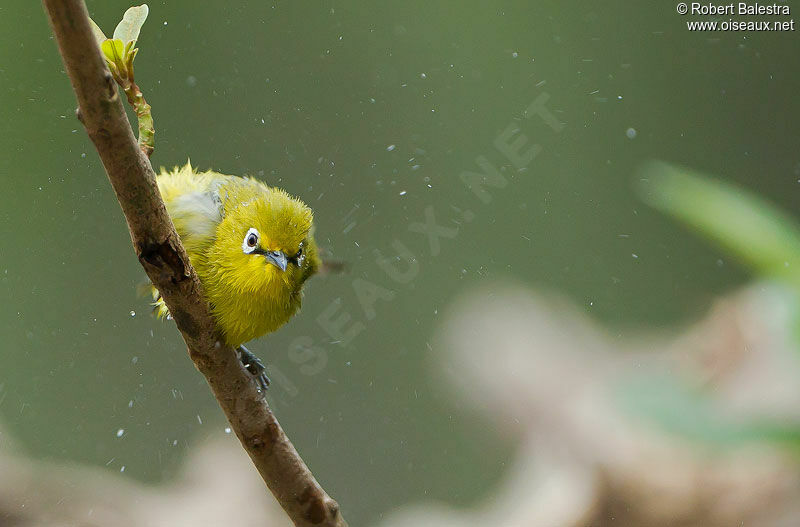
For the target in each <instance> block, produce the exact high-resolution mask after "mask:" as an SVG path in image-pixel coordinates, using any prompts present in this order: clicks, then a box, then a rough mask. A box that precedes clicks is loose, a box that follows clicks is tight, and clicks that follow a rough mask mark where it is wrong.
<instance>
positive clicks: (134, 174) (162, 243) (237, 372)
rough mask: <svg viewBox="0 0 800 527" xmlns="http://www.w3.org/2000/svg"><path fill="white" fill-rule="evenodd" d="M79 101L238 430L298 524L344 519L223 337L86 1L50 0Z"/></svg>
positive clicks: (152, 269) (138, 244)
mask: <svg viewBox="0 0 800 527" xmlns="http://www.w3.org/2000/svg"><path fill="white" fill-rule="evenodd" d="M43 4H44V7H45V11H46V12H47V14H48V16H49V18H50V25H51V28H52V30H53V33H54V34H55V36H56V40H57V42H58V48H59V50H60V52H61V56H62V58H63V59H64V64H65V66H66V70H67V73H68V74H69V78H70V81H71V82H72V87H73V89H74V90H75V94H76V96H77V99H78V111H77V112H78V117H79V119H80V120H81V122H82V123H83V124H84V126H85V127H86V131H87V132H88V134H89V137H90V138H91V140H92V142H93V143H94V145H95V147H96V148H97V152H98V153H99V154H100V158H101V160H102V162H103V166H104V167H105V169H106V173H107V174H108V179H109V181H110V182H111V186H112V187H113V188H114V192H115V193H116V195H117V199H118V200H119V204H120V206H121V207H122V211H123V213H124V214H125V219H126V220H127V222H128V229H129V230H130V235H131V241H132V242H133V248H134V250H135V252H136V255H137V256H138V257H139V262H140V263H141V264H142V267H144V270H145V272H146V273H147V276H148V277H150V280H151V281H152V282H153V284H154V285H155V286H156V287H157V288H158V290H159V292H160V293H161V296H162V298H163V299H164V302H165V303H166V304H167V307H169V310H170V313H171V314H172V316H173V318H174V319H175V323H176V325H177V326H178V329H179V330H180V332H181V335H183V339H184V340H185V341H186V345H187V347H188V351H189V355H190V357H191V359H192V361H194V364H195V366H196V367H197V369H198V370H200V372H201V373H202V374H203V375H204V376H205V378H206V380H207V381H208V384H209V386H210V387H211V389H212V391H213V392H214V396H215V397H216V398H217V401H218V402H219V405H220V407H221V408H222V410H223V412H225V415H226V417H227V418H228V421H229V422H230V424H231V427H232V429H233V430H234V431H235V432H236V435H237V436H238V437H239V440H240V441H241V443H242V446H243V447H244V449H245V450H246V451H247V453H248V454H249V455H250V458H251V459H252V461H253V464H254V465H255V466H256V468H257V469H258V471H259V473H260V474H261V477H262V478H263V479H264V481H265V483H266V484H267V486H268V487H269V489H270V490H271V491H272V493H273V494H274V495H275V498H276V499H277V500H278V502H279V503H280V504H281V506H282V507H283V508H284V510H285V511H286V513H287V514H288V515H289V517H290V518H291V519H292V521H293V522H294V524H295V525H297V526H303V527H305V526H338V527H341V526H344V525H346V523H345V521H344V519H343V518H342V516H341V514H340V512H339V505H338V504H337V503H336V501H334V500H333V499H332V498H331V497H330V496H328V495H327V494H326V493H325V491H324V490H323V489H322V487H321V486H320V485H319V484H318V483H317V481H316V480H315V479H314V476H313V475H312V474H311V472H310V471H309V470H308V467H306V464H305V463H304V462H303V460H302V459H301V458H300V456H299V455H298V453H297V451H296V450H295V448H294V446H293V445H292V443H291V442H290V441H289V439H288V438H287V437H286V434H285V433H284V432H283V429H282V428H281V426H280V424H279V423H278V421H277V419H276V418H275V416H274V414H273V413H272V411H271V410H270V408H269V406H268V405H267V402H266V400H265V399H264V397H263V395H262V394H261V393H260V392H259V391H258V389H257V388H256V385H255V383H254V382H253V379H252V377H251V375H250V374H249V373H248V372H247V371H246V370H245V369H244V367H243V366H242V365H241V363H240V361H239V359H238V357H237V355H236V352H235V351H234V350H233V349H231V348H230V347H229V346H227V345H225V344H224V343H223V342H222V341H221V340H220V339H219V334H218V331H217V329H216V324H215V322H214V319H213V318H212V316H211V313H210V311H209V307H208V303H207V302H206V300H205V298H204V296H203V291H202V286H201V284H200V281H199V280H198V278H197V274H195V272H194V269H193V268H192V265H191V263H190V262H189V258H188V256H187V255H186V251H185V250H184V248H183V246H182V245H181V241H180V238H179V237H178V235H177V233H176V232H175V227H174V226H173V224H172V220H171V219H170V217H169V215H168V214H167V210H166V208H165V206H164V202H163V200H162V199H161V195H160V194H159V192H158V187H157V185H156V180H155V174H154V173H153V168H152V167H151V165H150V161H149V160H148V159H147V157H146V156H145V154H144V153H143V152H142V150H140V148H139V146H138V144H137V142H136V138H135V137H134V135H133V131H132V130H131V126H130V122H129V121H128V117H127V115H126V114H125V111H124V109H123V106H122V101H121V99H120V97H119V94H118V92H117V87H116V84H115V82H114V80H113V78H112V77H111V73H110V72H109V71H108V69H107V68H106V65H105V62H104V61H103V59H102V57H101V54H100V50H99V48H98V46H97V44H96V42H95V40H94V36H93V35H92V32H91V29H90V27H89V19H88V14H87V11H86V6H85V5H84V3H83V0H43Z"/></svg>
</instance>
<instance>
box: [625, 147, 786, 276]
mask: <svg viewBox="0 0 800 527" xmlns="http://www.w3.org/2000/svg"><path fill="white" fill-rule="evenodd" d="M642 178H643V179H642V186H641V190H642V197H643V198H644V200H645V201H647V202H648V203H649V204H650V205H652V206H653V207H655V208H657V209H659V210H661V211H663V212H666V213H668V214H671V215H672V216H674V217H676V218H677V219H679V220H681V221H683V222H684V223H686V224H687V225H689V226H690V227H693V228H695V229H697V230H698V231H700V232H701V233H703V234H705V235H706V236H708V237H709V238H712V239H713V240H715V241H717V242H718V243H720V244H721V245H723V246H724V247H725V248H727V249H728V250H730V251H731V252H733V253H734V254H735V255H737V256H738V257H739V258H740V259H741V260H742V261H743V262H744V263H746V264H748V265H749V266H751V267H752V268H753V269H754V270H755V271H756V272H758V273H760V274H761V275H763V276H765V277H769V278H778V279H782V280H785V281H788V282H789V283H791V284H792V285H794V286H795V287H797V288H798V290H800V227H798V224H797V222H796V221H795V220H794V218H792V217H791V216H789V215H788V214H786V213H784V212H783V211H781V210H779V209H778V208H777V207H776V206H774V205H773V204H771V203H769V202H767V201H766V200H764V199H763V198H761V197H759V196H757V195H755V194H753V193H751V192H749V191H747V190H745V189H743V188H741V187H738V186H735V185H732V184H730V183H725V182H722V181H719V180H715V179H711V178H709V177H706V176H703V175H700V174H697V173H693V172H691V171H690V170H688V169H685V168H680V167H676V166H673V165H670V164H667V163H663V162H652V163H650V164H649V165H647V166H646V167H645V169H644V170H643V174H642Z"/></svg>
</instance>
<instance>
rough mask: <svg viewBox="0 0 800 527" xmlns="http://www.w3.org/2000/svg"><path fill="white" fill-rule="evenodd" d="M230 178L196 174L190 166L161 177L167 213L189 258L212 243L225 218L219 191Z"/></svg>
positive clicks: (205, 173) (204, 173) (159, 182)
mask: <svg viewBox="0 0 800 527" xmlns="http://www.w3.org/2000/svg"><path fill="white" fill-rule="evenodd" d="M229 178H230V176H225V175H222V174H218V173H216V172H203V173H196V172H194V171H193V170H192V168H191V167H190V166H189V165H186V166H185V167H181V168H179V169H176V170H175V171H173V172H167V173H162V174H161V175H159V176H158V186H159V189H160V190H161V194H162V196H163V197H164V203H165V204H166V205H167V211H168V212H169V215H170V217H171V218H172V222H173V223H174V224H175V229H176V230H177V231H178V234H179V235H180V237H181V241H182V242H183V244H184V246H185V247H186V250H187V251H188V252H189V253H190V255H191V254H192V253H193V252H195V251H201V250H202V249H203V248H204V247H205V246H206V245H209V244H211V243H213V241H214V235H215V233H216V229H217V225H219V222H221V221H222V218H223V216H224V211H223V208H222V202H221V200H220V195H219V189H220V187H221V186H222V185H223V184H224V183H225V182H226V181H227V180H228V179H229Z"/></svg>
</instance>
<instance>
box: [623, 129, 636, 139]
mask: <svg viewBox="0 0 800 527" xmlns="http://www.w3.org/2000/svg"><path fill="white" fill-rule="evenodd" d="M625 135H627V136H628V139H635V138H636V129H635V128H628V129H627V130H625Z"/></svg>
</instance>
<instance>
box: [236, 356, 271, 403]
mask: <svg viewBox="0 0 800 527" xmlns="http://www.w3.org/2000/svg"><path fill="white" fill-rule="evenodd" d="M237 350H238V351H239V359H240V360H241V361H242V364H243V365H244V367H245V368H246V369H247V371H249V372H250V375H252V376H253V377H255V378H256V382H257V383H258V386H259V387H260V388H261V391H262V392H265V391H267V388H268V387H269V377H267V368H266V367H265V366H264V363H263V362H261V360H260V359H259V358H258V357H256V356H255V355H253V354H252V353H250V350H248V349H247V348H245V347H244V346H239V347H238V348H237Z"/></svg>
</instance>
